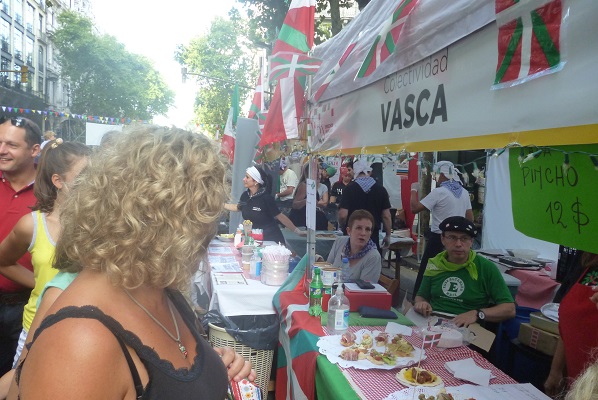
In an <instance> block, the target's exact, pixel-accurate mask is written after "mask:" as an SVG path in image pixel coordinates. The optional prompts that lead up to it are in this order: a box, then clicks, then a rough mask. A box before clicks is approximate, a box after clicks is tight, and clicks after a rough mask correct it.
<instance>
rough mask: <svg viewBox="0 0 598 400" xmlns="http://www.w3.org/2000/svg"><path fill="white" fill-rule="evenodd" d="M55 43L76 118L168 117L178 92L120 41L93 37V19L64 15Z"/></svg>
mask: <svg viewBox="0 0 598 400" xmlns="http://www.w3.org/2000/svg"><path fill="white" fill-rule="evenodd" d="M58 22H59V28H58V29H57V30H56V31H55V32H54V33H53V34H52V36H51V39H52V41H53V42H54V44H55V45H56V48H57V49H58V52H59V54H58V60H59V62H60V66H61V74H62V76H63V78H65V80H66V81H67V82H69V83H70V89H71V93H70V107H71V111H72V112H73V113H77V114H92V115H106V116H114V117H131V118H133V119H151V118H152V117H153V116H155V115H161V114H166V112H167V111H168V108H169V106H171V105H172V104H173V103H174V92H173V91H172V90H170V89H169V88H168V86H167V85H166V83H165V82H164V80H163V79H162V77H161V76H160V74H159V72H158V71H156V70H155V69H154V67H153V65H152V63H151V62H150V61H149V60H148V59H147V58H145V57H143V56H140V55H137V54H132V53H129V52H128V51H127V50H126V49H125V47H124V45H123V44H121V43H119V42H118V41H117V40H116V38H115V37H113V36H109V35H98V34H96V33H94V26H93V23H92V22H91V20H89V19H88V18H86V17H84V16H82V15H80V14H77V13H74V12H71V11H64V12H62V13H61V14H60V15H59V16H58Z"/></svg>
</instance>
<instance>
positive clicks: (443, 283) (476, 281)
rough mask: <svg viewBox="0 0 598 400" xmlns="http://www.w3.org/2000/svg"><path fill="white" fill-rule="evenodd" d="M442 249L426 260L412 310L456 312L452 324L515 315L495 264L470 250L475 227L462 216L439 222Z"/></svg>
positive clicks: (467, 324)
mask: <svg viewBox="0 0 598 400" xmlns="http://www.w3.org/2000/svg"><path fill="white" fill-rule="evenodd" d="M439 227H440V230H441V231H442V236H441V240H442V244H443V245H444V248H445V249H446V250H445V251H443V252H441V253H440V254H438V255H437V256H436V257H434V258H431V259H430V260H429V261H428V265H427V267H426V272H425V273H424V278H423V280H422V284H421V286H420V288H419V291H418V292H417V296H416V297H415V305H414V308H415V311H417V312H418V313H420V314H422V315H424V316H428V315H430V313H432V311H439V312H444V313H450V314H455V315H456V316H455V318H454V319H453V323H454V324H455V325H457V326H469V325H470V324H473V323H475V322H483V321H490V322H500V321H504V320H507V319H510V318H513V317H515V302H514V301H513V296H511V293H510V292H509V289H508V288H507V285H506V283H505V281H504V279H503V277H502V275H501V274H500V271H499V270H498V268H497V267H496V265H495V264H494V263H493V262H491V261H489V260H487V259H485V258H483V257H480V256H478V255H477V254H476V253H475V251H473V250H471V244H472V242H473V237H474V236H475V235H476V228H475V226H474V225H473V223H472V222H471V221H469V220H468V219H466V218H464V217H449V218H446V219H445V220H444V221H442V222H441V223H440V226H439Z"/></svg>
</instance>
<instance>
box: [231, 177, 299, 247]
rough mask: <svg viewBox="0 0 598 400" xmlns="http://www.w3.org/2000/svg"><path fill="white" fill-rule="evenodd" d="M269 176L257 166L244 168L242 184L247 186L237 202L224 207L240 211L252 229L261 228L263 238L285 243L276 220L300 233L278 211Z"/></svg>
mask: <svg viewBox="0 0 598 400" xmlns="http://www.w3.org/2000/svg"><path fill="white" fill-rule="evenodd" d="M269 182H270V180H269V176H268V175H267V174H266V172H265V171H264V170H263V169H261V168H259V167H249V168H247V170H246V173H245V178H243V185H244V186H245V187H246V188H247V190H246V191H245V192H243V194H242V195H241V198H240V199H239V203H238V204H230V203H227V204H225V205H224V208H225V209H227V210H229V211H241V214H242V215H243V219H246V220H250V221H251V222H252V223H253V228H254V229H263V231H264V240H265V241H272V242H276V243H285V239H284V236H283V235H282V231H281V230H280V228H279V227H278V222H280V223H281V224H283V225H284V226H285V227H287V228H288V229H290V230H291V231H293V232H295V233H299V234H300V233H301V230H300V229H299V228H297V227H296V226H295V225H294V224H293V223H292V222H291V220H290V219H289V218H288V217H287V216H286V215H284V214H283V213H281V212H280V210H279V209H278V206H277V205H276V202H275V201H274V197H272V195H271V194H270V187H269Z"/></svg>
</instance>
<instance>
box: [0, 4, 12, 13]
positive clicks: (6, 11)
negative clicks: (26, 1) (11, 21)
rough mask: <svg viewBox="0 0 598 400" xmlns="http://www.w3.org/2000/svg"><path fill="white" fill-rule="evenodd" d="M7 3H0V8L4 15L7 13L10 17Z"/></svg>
mask: <svg viewBox="0 0 598 400" xmlns="http://www.w3.org/2000/svg"><path fill="white" fill-rule="evenodd" d="M8 3H9V1H8V0H6V1H2V3H1V4H0V7H2V11H4V12H5V13H7V14H8V15H10V4H8Z"/></svg>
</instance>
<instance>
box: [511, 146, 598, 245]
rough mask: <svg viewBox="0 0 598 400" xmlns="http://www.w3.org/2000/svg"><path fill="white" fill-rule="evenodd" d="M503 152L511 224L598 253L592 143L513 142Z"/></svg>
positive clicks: (597, 172) (597, 178) (597, 170)
mask: <svg viewBox="0 0 598 400" xmlns="http://www.w3.org/2000/svg"><path fill="white" fill-rule="evenodd" d="M509 154H510V158H509V169H510V174H511V193H512V202H513V219H514V222H515V228H516V229H517V230H518V231H520V232H522V233H524V234H526V235H528V236H531V237H534V238H537V239H542V240H546V241H548V242H552V243H558V244H561V245H564V246H568V247H574V248H577V249H580V250H586V251H591V252H594V253H598V241H597V240H596V237H597V235H598V195H597V193H598V167H597V166H596V165H595V164H596V163H598V160H597V157H596V154H598V145H583V146H560V147H554V148H546V149H542V151H539V150H538V149H535V148H524V149H523V151H522V152H520V150H518V149H515V148H513V149H511V150H510V152H509ZM526 157H527V158H528V159H529V160H528V161H527V162H525V163H522V162H521V161H522V160H525V159H526Z"/></svg>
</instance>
